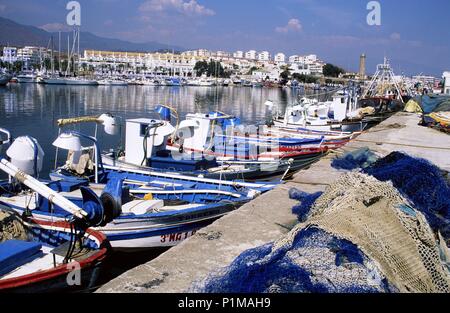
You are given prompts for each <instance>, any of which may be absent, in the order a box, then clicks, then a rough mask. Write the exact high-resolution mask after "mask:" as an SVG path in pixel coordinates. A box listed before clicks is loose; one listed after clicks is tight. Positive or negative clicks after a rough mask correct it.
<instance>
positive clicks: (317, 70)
mask: <svg viewBox="0 0 450 313" xmlns="http://www.w3.org/2000/svg"><path fill="white" fill-rule="evenodd" d="M306 65H307V66H308V69H309V70H310V72H311V75H323V67H324V66H325V64H324V63H322V62H316V63H310V64H308V63H306Z"/></svg>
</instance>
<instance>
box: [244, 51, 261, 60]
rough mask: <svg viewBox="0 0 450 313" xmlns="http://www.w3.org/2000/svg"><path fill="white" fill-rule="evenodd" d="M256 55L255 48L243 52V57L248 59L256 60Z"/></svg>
mask: <svg viewBox="0 0 450 313" xmlns="http://www.w3.org/2000/svg"><path fill="white" fill-rule="evenodd" d="M257 56H258V55H257V53H256V51H255V50H250V51H247V52H246V53H245V58H246V59H249V60H256V59H257Z"/></svg>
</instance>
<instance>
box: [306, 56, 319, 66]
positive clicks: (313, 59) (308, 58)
mask: <svg viewBox="0 0 450 313" xmlns="http://www.w3.org/2000/svg"><path fill="white" fill-rule="evenodd" d="M302 61H303V62H302V63H305V64H312V63H316V62H318V61H319V59H318V58H317V55H315V54H310V55H305V56H304V57H303V60H302Z"/></svg>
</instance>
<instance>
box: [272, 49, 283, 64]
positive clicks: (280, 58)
mask: <svg viewBox="0 0 450 313" xmlns="http://www.w3.org/2000/svg"><path fill="white" fill-rule="evenodd" d="M274 61H275V62H276V63H285V62H286V55H285V54H284V53H281V52H280V53H277V54H275V57H274Z"/></svg>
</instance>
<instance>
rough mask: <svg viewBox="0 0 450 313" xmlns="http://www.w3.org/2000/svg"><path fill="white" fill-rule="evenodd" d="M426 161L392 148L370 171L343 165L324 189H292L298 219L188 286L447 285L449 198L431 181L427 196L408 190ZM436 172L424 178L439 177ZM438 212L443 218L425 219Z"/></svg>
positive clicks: (339, 288) (260, 289)
mask: <svg viewBox="0 0 450 313" xmlns="http://www.w3.org/2000/svg"><path fill="white" fill-rule="evenodd" d="M429 165H430V164H428V163H427V164H425V163H423V160H416V159H413V158H410V157H408V156H406V155H403V154H393V155H391V156H389V157H387V158H385V159H381V160H378V161H377V162H376V163H374V164H373V165H372V166H370V167H369V168H368V169H366V171H367V172H371V173H370V174H371V175H369V174H367V173H363V172H361V171H354V172H348V173H345V174H343V175H342V176H341V177H340V179H338V181H336V182H335V183H333V184H332V185H330V186H329V187H328V188H327V189H326V191H325V192H324V193H317V194H313V195H309V194H306V193H303V192H300V191H296V190H293V191H291V197H293V198H296V199H298V200H300V201H301V203H300V204H299V205H298V206H297V207H295V208H294V211H295V212H296V213H298V214H299V220H300V222H301V223H300V224H299V225H297V226H296V227H295V228H294V229H293V230H292V231H291V232H290V233H289V234H288V235H286V236H284V237H283V238H281V239H280V240H279V241H277V242H275V243H271V244H267V245H265V246H262V247H258V248H256V249H252V250H249V251H246V252H244V253H243V254H241V255H240V256H239V257H238V258H237V259H236V260H235V261H234V262H233V263H232V264H231V265H230V266H228V267H227V268H225V269H222V270H218V271H217V272H215V273H212V274H211V275H210V276H209V277H208V278H207V279H205V280H203V281H201V282H197V283H196V284H194V286H193V287H192V291H196V292H225V293H234V292H238V293H240V292H245V293H253V292H255V293H266V292H319V293H325V292H339V293H347V292H351V293H354V292H363V293H367V292H450V275H449V268H450V266H449V265H450V263H449V262H450V256H449V251H448V247H447V244H446V242H445V239H444V238H443V237H442V236H441V232H442V231H445V230H446V228H445V225H444V222H445V224H448V205H449V202H448V200H449V199H448V198H445V197H442V194H438V193H437V192H436V190H434V189H433V187H429V188H428V189H427V188H425V189H424V191H423V192H424V193H427V192H431V193H433V192H435V194H431V195H429V197H430V198H431V199H430V198H427V199H423V198H422V196H424V195H417V196H416V197H414V198H409V196H407V194H410V188H412V187H413V186H415V185H417V184H419V180H420V179H421V178H420V177H422V176H423V175H424V172H423V171H425V170H429V169H430V168H429V167H428V166H429ZM412 167H415V168H418V169H420V168H421V169H422V170H423V171H418V172H417V173H416V174H417V175H418V176H419V177H418V178H417V180H416V181H415V182H409V183H406V184H404V183H402V182H401V181H402V180H403V179H405V178H407V177H411V175H414V173H410V174H409V176H408V174H407V173H406V172H407V171H410V170H411V169H412ZM394 170H399V171H400V172H399V173H396V172H394ZM435 174H436V175H437V172H436V171H434V172H433V171H432V172H431V173H430V172H429V173H428V175H431V177H430V178H429V179H428V180H425V181H424V183H426V184H429V183H431V182H432V181H434V182H437V181H439V180H440V179H442V175H438V176H434V175H435ZM372 175H374V176H372ZM397 175H398V177H397ZM375 176H378V177H379V179H377V178H376V177H375ZM388 176H391V179H387V177H388ZM388 180H392V182H391V181H388ZM442 183H445V184H446V186H443V185H442V184H441V185H439V187H446V188H448V184H447V183H446V182H445V180H443V181H442ZM395 185H398V186H400V187H397V188H399V189H397V188H396V187H395ZM436 188H437V187H436ZM447 190H448V189H447ZM416 192H417V193H419V194H420V193H421V192H422V190H421V189H420V188H419V189H416ZM444 192H445V190H444ZM445 201H447V203H446V206H445V203H444V202H445ZM433 203H434V204H436V205H437V206H440V205H442V206H441V207H440V209H438V210H439V213H438V212H436V211H431V208H430V206H432V205H433ZM445 210H447V212H445ZM440 214H443V215H442V216H441V215H440ZM446 214H447V215H446ZM437 216H439V218H441V219H442V220H441V221H439V222H437V221H435V223H434V226H433V227H432V226H430V224H431V223H429V221H430V220H432V219H433V218H437ZM444 220H445V221H444ZM440 222H442V223H440Z"/></svg>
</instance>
